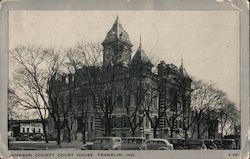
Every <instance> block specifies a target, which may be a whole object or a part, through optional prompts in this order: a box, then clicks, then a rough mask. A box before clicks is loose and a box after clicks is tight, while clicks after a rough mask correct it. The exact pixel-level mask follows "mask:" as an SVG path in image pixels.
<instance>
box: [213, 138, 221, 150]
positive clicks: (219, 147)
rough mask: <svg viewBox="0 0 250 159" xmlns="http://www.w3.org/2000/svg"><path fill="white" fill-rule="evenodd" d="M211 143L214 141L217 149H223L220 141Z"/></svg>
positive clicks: (215, 140) (216, 140)
mask: <svg viewBox="0 0 250 159" xmlns="http://www.w3.org/2000/svg"><path fill="white" fill-rule="evenodd" d="M213 141H214V144H215V145H216V146H217V148H218V149H223V148H222V140H221V139H214V140H213Z"/></svg>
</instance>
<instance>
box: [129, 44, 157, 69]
mask: <svg viewBox="0 0 250 159" xmlns="http://www.w3.org/2000/svg"><path fill="white" fill-rule="evenodd" d="M130 63H131V64H138V63H144V64H150V65H152V63H151V62H150V60H149V58H148V56H147V55H146V53H145V51H144V50H143V49H142V46H141V45H140V46H139V48H138V49H137V51H136V53H135V55H134V56H133V58H132V60H131V61H130Z"/></svg>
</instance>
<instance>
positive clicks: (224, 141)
mask: <svg viewBox="0 0 250 159" xmlns="http://www.w3.org/2000/svg"><path fill="white" fill-rule="evenodd" d="M222 143H223V145H231V144H233V141H232V140H223V141H222Z"/></svg>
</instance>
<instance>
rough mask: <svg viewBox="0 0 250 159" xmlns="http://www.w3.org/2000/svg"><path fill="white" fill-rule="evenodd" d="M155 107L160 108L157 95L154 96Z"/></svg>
mask: <svg viewBox="0 0 250 159" xmlns="http://www.w3.org/2000/svg"><path fill="white" fill-rule="evenodd" d="M153 107H154V108H158V97H157V96H154V98H153Z"/></svg>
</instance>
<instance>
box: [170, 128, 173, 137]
mask: <svg viewBox="0 0 250 159" xmlns="http://www.w3.org/2000/svg"><path fill="white" fill-rule="evenodd" d="M170 129H171V131H170V136H171V138H173V128H170Z"/></svg>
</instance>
